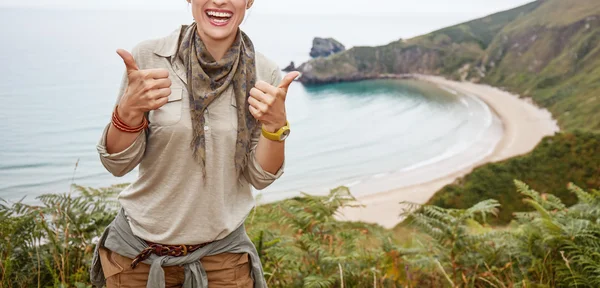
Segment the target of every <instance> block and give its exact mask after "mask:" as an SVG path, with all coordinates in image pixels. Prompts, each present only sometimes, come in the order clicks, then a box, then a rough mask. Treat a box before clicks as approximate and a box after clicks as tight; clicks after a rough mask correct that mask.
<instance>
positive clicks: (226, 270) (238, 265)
mask: <svg viewBox="0 0 600 288" xmlns="http://www.w3.org/2000/svg"><path fill="white" fill-rule="evenodd" d="M98 252H99V254H100V261H101V262H102V270H103V272H104V277H105V278H106V287H107V288H146V282H147V281H148V273H149V271H150V265H148V264H146V263H140V264H139V265H138V266H137V267H135V269H131V266H130V265H131V261H133V260H132V259H129V258H127V257H124V256H121V255H119V254H117V253H115V252H112V251H110V250H108V249H106V248H100V250H99V251H98ZM200 262H202V266H203V267H204V270H206V275H207V276H208V287H209V288H230V287H231V288H251V287H253V286H254V281H252V278H251V277H250V262H249V261H248V254H231V253H223V254H219V255H214V256H207V257H204V258H202V259H201V260H200ZM163 269H164V271H165V282H166V283H165V287H166V288H169V287H182V285H183V279H184V267H183V266H167V267H163Z"/></svg>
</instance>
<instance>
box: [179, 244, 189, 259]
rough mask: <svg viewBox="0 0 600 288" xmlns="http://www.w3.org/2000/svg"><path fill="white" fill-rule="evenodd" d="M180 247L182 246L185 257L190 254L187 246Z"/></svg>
mask: <svg viewBox="0 0 600 288" xmlns="http://www.w3.org/2000/svg"><path fill="white" fill-rule="evenodd" d="M180 246H181V250H182V253H183V256H185V255H187V253H188V250H187V245H180Z"/></svg>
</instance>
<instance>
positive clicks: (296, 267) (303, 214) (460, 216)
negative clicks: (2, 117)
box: [0, 182, 600, 288]
mask: <svg viewBox="0 0 600 288" xmlns="http://www.w3.org/2000/svg"><path fill="white" fill-rule="evenodd" d="M121 188H122V186H115V187H110V188H106V189H90V188H84V187H77V194H78V196H70V195H68V194H67V195H44V196H41V197H40V198H39V199H40V200H41V202H42V205H40V206H29V205H25V204H21V203H14V204H10V205H8V203H7V204H6V205H1V206H0V221H1V222H0V223H1V225H0V235H2V238H1V239H0V241H1V242H0V264H1V265H0V287H78V288H79V287H90V285H89V280H88V279H89V275H88V271H89V265H90V262H91V256H92V251H93V243H92V241H95V240H94V239H96V238H97V237H98V236H99V235H100V234H101V233H102V230H103V229H104V228H105V227H106V225H107V224H108V223H109V222H110V221H111V220H112V218H113V217H114V216H115V215H116V211H117V208H118V207H117V206H116V204H115V203H114V202H112V201H107V199H111V197H114V195H115V193H116V192H117V191H118V190H120V189H121ZM517 188H518V191H519V192H520V193H521V194H522V195H523V196H524V198H525V200H524V201H525V203H527V205H529V206H530V207H532V208H533V209H534V210H533V211H532V212H527V213H518V214H517V215H516V218H515V221H514V222H513V224H512V225H510V226H508V227H505V228H501V229H494V228H492V227H490V226H489V225H488V224H486V220H491V219H494V218H495V215H496V214H497V213H498V209H501V207H500V205H499V204H498V202H497V201H496V200H485V201H482V202H479V203H477V204H475V205H473V206H472V207H469V208H467V209H444V208H440V207H436V206H430V205H425V206H419V205H412V206H411V205H409V206H407V207H409V209H407V211H405V212H404V213H405V216H406V217H407V219H408V221H405V225H404V226H403V227H398V228H397V229H395V231H391V230H385V229H383V228H381V227H379V226H376V225H370V224H363V223H349V222H338V221H336V220H335V219H334V217H333V216H334V214H335V212H336V211H338V208H340V207H345V206H349V205H352V203H354V198H353V197H352V195H351V194H350V193H349V191H348V189H347V188H344V187H340V188H337V189H334V190H332V191H331V193H330V194H329V195H327V196H309V195H305V196H303V197H299V198H295V199H289V200H285V201H281V202H277V203H273V204H269V205H262V206H258V207H257V208H256V209H255V210H254V211H253V212H252V213H251V214H250V217H248V219H247V221H246V228H247V230H248V234H249V236H250V237H251V239H252V240H253V242H254V244H255V246H256V247H257V250H258V251H259V254H260V257H261V260H262V263H263V266H264V269H265V276H266V279H267V281H268V283H269V287H582V288H583V287H598V286H599V285H600V192H599V191H596V190H591V191H590V192H584V191H583V190H582V189H580V188H578V187H577V186H575V185H569V186H568V190H569V191H570V193H572V194H573V195H574V197H576V198H577V199H578V202H577V203H576V205H574V206H571V207H568V206H566V205H564V204H563V203H562V202H561V201H560V199H559V198H557V197H554V196H552V195H550V194H539V193H537V192H535V191H533V190H531V189H529V188H528V187H527V186H526V185H525V184H523V183H521V182H517ZM410 208H413V209H410ZM399 212H400V211H399Z"/></svg>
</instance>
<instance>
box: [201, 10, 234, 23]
mask: <svg viewBox="0 0 600 288" xmlns="http://www.w3.org/2000/svg"><path fill="white" fill-rule="evenodd" d="M205 13H206V16H207V17H208V21H209V22H210V23H211V24H212V25H214V26H225V25H227V24H229V22H230V21H231V17H233V12H231V11H228V10H222V9H207V10H206V11H205Z"/></svg>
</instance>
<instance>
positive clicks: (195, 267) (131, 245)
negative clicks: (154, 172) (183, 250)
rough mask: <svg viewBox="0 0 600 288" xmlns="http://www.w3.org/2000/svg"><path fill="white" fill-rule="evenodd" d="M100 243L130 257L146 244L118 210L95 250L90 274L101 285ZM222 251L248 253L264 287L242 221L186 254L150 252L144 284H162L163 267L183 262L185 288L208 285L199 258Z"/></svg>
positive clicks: (255, 277)
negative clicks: (220, 237) (211, 241)
mask: <svg viewBox="0 0 600 288" xmlns="http://www.w3.org/2000/svg"><path fill="white" fill-rule="evenodd" d="M100 247H105V248H106V249H108V250H111V251H113V252H115V253H117V254H119V255H122V256H125V257H128V258H131V259H133V258H135V257H136V256H137V255H138V254H139V253H140V252H141V251H142V250H144V249H145V248H146V247H148V245H147V244H146V242H145V241H144V240H142V239H140V238H138V237H136V236H135V235H133V232H132V231H131V228H130V227H129V223H128V222H127V217H126V215H125V211H124V210H123V209H121V210H120V211H119V213H118V214H117V217H116V218H115V219H114V220H113V222H112V223H111V224H110V225H109V226H108V227H107V228H106V230H105V231H104V233H103V234H102V236H101V237H100V240H99V241H98V245H96V249H95V251H94V256H93V260H92V267H91V270H90V278H91V281H92V284H93V285H94V286H96V287H102V286H104V285H105V284H106V279H105V278H104V273H103V272H102V263H101V261H100V257H99V254H98V250H99V248H100ZM221 253H240V254H241V253H248V256H249V258H250V265H251V275H252V279H253V280H254V287H255V288H266V287H267V284H266V282H265V278H264V275H263V270H262V265H261V263H260V258H259V257H258V252H257V251H256V247H254V244H253V243H252V241H250V238H249V237H248V235H247V234H246V230H245V228H244V225H240V227H238V228H237V229H236V230H234V231H233V232H231V233H230V234H229V235H227V236H226V237H225V238H223V239H221V240H218V241H215V242H213V243H210V244H208V245H206V246H204V247H202V248H200V249H198V250H196V251H194V252H192V253H190V254H188V255H186V256H180V257H172V256H158V255H156V254H151V255H150V257H149V258H148V259H146V260H144V261H143V263H146V264H150V273H149V275H148V283H147V285H146V287H148V288H156V287H158V288H164V287H165V273H164V270H163V268H162V267H163V266H177V265H183V266H184V267H185V280H184V284H183V287H184V288H208V279H207V276H206V271H205V270H204V267H202V263H201V262H200V259H201V258H202V257H205V256H212V255H217V254H221Z"/></svg>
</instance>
